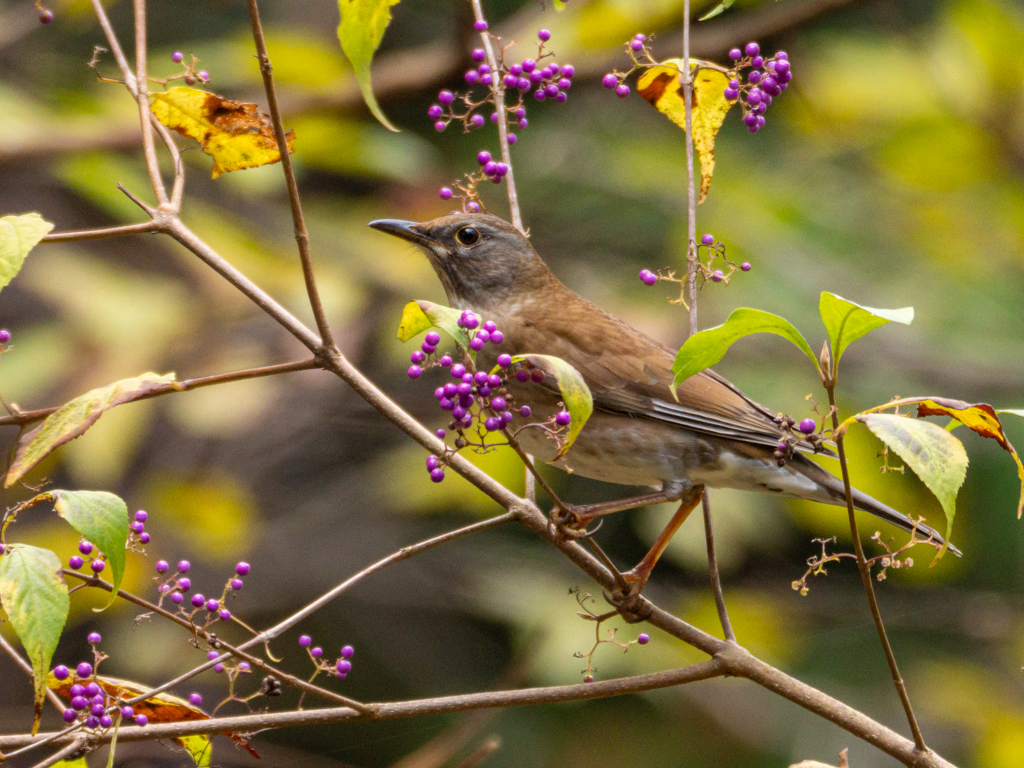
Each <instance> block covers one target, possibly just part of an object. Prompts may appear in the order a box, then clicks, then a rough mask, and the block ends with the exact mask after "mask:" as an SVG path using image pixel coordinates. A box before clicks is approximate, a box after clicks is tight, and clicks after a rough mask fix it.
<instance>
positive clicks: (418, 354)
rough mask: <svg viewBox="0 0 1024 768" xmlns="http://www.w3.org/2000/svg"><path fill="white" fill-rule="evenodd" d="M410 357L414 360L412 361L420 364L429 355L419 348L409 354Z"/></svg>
mask: <svg viewBox="0 0 1024 768" xmlns="http://www.w3.org/2000/svg"><path fill="white" fill-rule="evenodd" d="M409 358H410V359H411V360H412V362H414V363H416V364H417V365H419V364H420V363H422V362H423V361H424V360H426V359H427V356H426V355H425V354H423V352H422V351H421V350H419V349H417V350H416V351H415V352H413V353H412V355H410V356H409Z"/></svg>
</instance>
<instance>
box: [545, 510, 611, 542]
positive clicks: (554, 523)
mask: <svg viewBox="0 0 1024 768" xmlns="http://www.w3.org/2000/svg"><path fill="white" fill-rule="evenodd" d="M591 519H592V518H591ZM602 522H603V521H601V520H599V521H598V522H597V525H595V526H594V527H593V528H592V529H591V530H587V525H588V524H589V523H590V519H586V518H583V516H582V515H580V514H579V513H578V512H577V510H576V508H575V507H574V506H573V505H571V504H566V505H564V507H554V508H552V510H551V512H550V513H549V514H548V531H549V532H550V533H551V535H553V536H555V537H556V538H558V539H559V540H561V541H569V540H572V541H578V540H580V539H588V538H590V537H591V536H593V535H594V534H595V533H597V531H598V529H599V528H600V527H601V524H602Z"/></svg>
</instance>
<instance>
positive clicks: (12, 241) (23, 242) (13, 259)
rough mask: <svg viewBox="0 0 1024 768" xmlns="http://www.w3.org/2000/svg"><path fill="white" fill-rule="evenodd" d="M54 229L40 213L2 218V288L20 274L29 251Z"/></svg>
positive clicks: (0, 226)
mask: <svg viewBox="0 0 1024 768" xmlns="http://www.w3.org/2000/svg"><path fill="white" fill-rule="evenodd" d="M51 229H53V224H51V223H50V222H48V221H45V220H44V219H43V217H42V216H40V215H39V214H38V213H26V214H23V215H21V216H4V217H2V218H0V288H3V287H4V286H6V285H7V284H8V283H9V282H11V280H13V279H14V276H15V275H17V274H18V271H19V270H20V269H21V265H22V264H23V263H24V262H25V257H26V256H28V252H29V251H31V250H32V249H33V248H35V247H36V244H37V243H38V242H39V241H40V240H42V239H43V237H44V236H45V235H46V234H47V233H49V231H50V230H51Z"/></svg>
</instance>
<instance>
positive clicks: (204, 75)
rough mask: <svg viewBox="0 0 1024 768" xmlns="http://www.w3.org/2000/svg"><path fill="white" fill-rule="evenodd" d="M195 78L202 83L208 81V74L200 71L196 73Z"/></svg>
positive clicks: (203, 70)
mask: <svg viewBox="0 0 1024 768" xmlns="http://www.w3.org/2000/svg"><path fill="white" fill-rule="evenodd" d="M196 76H197V77H198V78H199V79H200V80H202V81H203V82H204V83H205V82H206V81H207V80H209V79H210V73H209V72H207V71H206V70H205V69H201V70H199V71H198V72H196Z"/></svg>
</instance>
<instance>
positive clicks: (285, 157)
mask: <svg viewBox="0 0 1024 768" xmlns="http://www.w3.org/2000/svg"><path fill="white" fill-rule="evenodd" d="M246 3H247V4H248V6H249V20H250V21H251V22H252V37H253V40H254V41H255V43H256V55H257V57H258V58H259V61H260V74H261V75H263V88H264V90H265V91H266V92H267V102H268V104H269V106H270V119H271V121H272V122H273V124H274V135H275V136H276V137H277V149H278V151H279V152H280V154H281V168H282V170H283V171H284V179H285V183H286V184H287V185H288V201H289V202H290V203H291V207H292V223H293V224H294V226H295V242H296V243H298V246H299V261H301V262H302V276H303V278H304V279H305V281H306V294H307V295H308V296H309V304H310V307H312V309H313V317H314V319H315V320H316V327H317V331H319V333H320V340H321V342H322V343H323V345H324V347H326V348H327V349H331V348H333V347H334V338H333V337H332V336H331V328H330V325H329V324H328V322H327V314H326V313H325V312H324V305H323V302H322V301H321V300H320V291H319V289H318V288H317V285H316V277H315V276H314V275H313V259H312V258H311V257H310V255H309V233H308V232H307V231H306V219H305V217H304V216H303V214H302V203H301V201H300V200H299V185H298V184H297V183H296V181H295V170H294V169H293V168H292V158H291V155H290V154H289V152H288V139H287V137H286V136H285V132H284V121H283V120H282V119H281V108H280V106H278V103H277V89H276V88H275V87H274V68H273V66H271V64H270V56H269V55H268V54H267V41H266V40H265V39H264V37H263V26H262V24H260V11H259V8H258V7H257V5H256V0H246Z"/></svg>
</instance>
